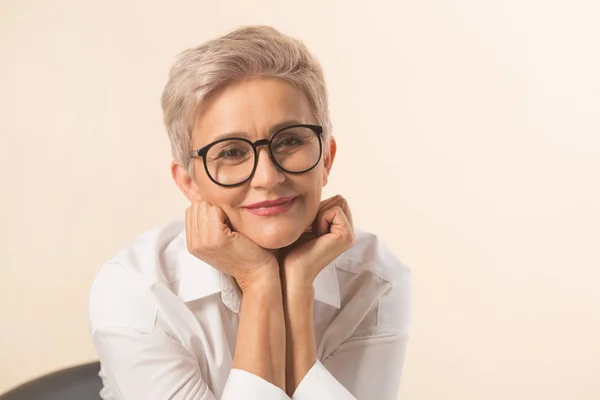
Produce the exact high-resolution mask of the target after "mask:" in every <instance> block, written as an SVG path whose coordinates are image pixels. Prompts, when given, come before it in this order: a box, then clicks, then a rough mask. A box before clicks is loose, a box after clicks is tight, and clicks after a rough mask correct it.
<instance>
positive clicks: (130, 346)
mask: <svg viewBox="0 0 600 400" xmlns="http://www.w3.org/2000/svg"><path fill="white" fill-rule="evenodd" d="M94 344H95V345H96V349H97V352H98V356H99V358H100V362H101V365H102V374H103V379H104V382H105V385H109V386H110V387H105V389H104V390H103V391H102V392H101V394H102V395H103V396H110V397H104V399H105V400H137V399H149V400H152V399H156V400H163V399H173V400H216V399H217V398H220V399H221V400H239V399H248V400H259V399H260V400H290V398H289V397H288V396H287V395H286V393H285V392H284V391H283V390H281V389H280V388H279V387H277V386H275V385H273V384H271V383H270V382H267V381H265V380H264V379H262V378H260V377H259V376H257V375H254V374H252V373H250V372H247V371H243V370H239V369H232V370H231V371H230V374H229V376H228V378H227V381H226V383H225V388H224V390H223V394H222V395H221V396H220V397H216V396H215V394H214V393H213V392H211V391H210V389H209V387H208V385H207V383H206V382H205V381H204V379H203V378H202V375H201V373H200V370H199V368H198V364H197V363H196V360H195V359H194V357H193V356H192V355H191V354H190V353H189V352H188V351H187V350H186V349H185V348H184V347H183V346H182V345H181V344H180V343H179V342H177V341H176V340H174V339H173V338H171V337H170V336H168V335H166V334H165V333H164V332H162V331H161V330H160V329H159V328H158V327H155V329H154V331H153V332H152V333H151V334H145V333H140V332H137V331H135V330H133V329H125V328H110V329H108V328H102V329H98V330H96V332H95V333H94Z"/></svg>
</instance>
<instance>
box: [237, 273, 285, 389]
mask: <svg viewBox="0 0 600 400" xmlns="http://www.w3.org/2000/svg"><path fill="white" fill-rule="evenodd" d="M285 340H286V338H285V321H284V316H283V300H282V290H281V283H280V280H279V274H278V273H276V272H275V273H273V274H270V275H267V276H265V277H264V279H262V280H260V281H257V282H254V283H253V284H252V285H251V286H249V287H248V288H246V289H245V290H244V291H243V297H242V307H241V312H240V324H239V327H238V335H237V342H236V349H235V355H234V358H233V368H237V369H240V370H244V371H248V372H250V373H252V374H254V375H257V376H260V377H261V378H263V379H264V380H266V381H268V382H271V383H272V384H274V385H275V386H278V387H280V388H281V389H282V390H283V391H285V388H286V385H285V383H286V382H285Z"/></svg>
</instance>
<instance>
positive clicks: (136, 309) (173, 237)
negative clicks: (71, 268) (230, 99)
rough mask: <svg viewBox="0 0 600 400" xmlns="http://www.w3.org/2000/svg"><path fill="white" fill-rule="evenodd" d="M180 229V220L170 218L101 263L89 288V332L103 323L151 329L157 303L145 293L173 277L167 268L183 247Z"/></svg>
mask: <svg viewBox="0 0 600 400" xmlns="http://www.w3.org/2000/svg"><path fill="white" fill-rule="evenodd" d="M184 231H185V228H184V224H183V222H182V221H173V222H170V223H168V224H166V225H163V226H161V227H158V228H154V229H152V230H149V231H147V232H144V233H143V234H141V235H140V236H139V237H137V238H136V239H135V240H133V241H132V242H131V243H129V244H128V245H126V246H124V247H123V248H122V249H121V250H120V251H119V252H118V253H117V254H116V255H115V256H114V257H112V258H111V259H109V260H108V261H107V262H105V263H104V264H103V265H102V266H101V268H100V270H99V271H98V273H97V274H96V276H95V278H94V280H93V282H92V285H91V288H90V296H89V312H90V322H91V325H92V332H93V331H95V330H96V329H98V328H101V327H104V326H121V327H128V328H134V329H136V330H139V331H142V332H148V331H151V330H152V327H153V325H154V318H155V316H156V311H157V305H156V304H155V302H153V301H151V300H150V297H149V296H148V295H147V293H146V292H147V290H148V289H149V288H150V287H151V286H152V285H154V284H155V283H157V282H164V283H166V284H169V282H170V281H171V280H173V279H175V278H176V277H174V276H170V274H172V273H174V271H175V269H174V268H173V269H171V268H169V267H170V266H173V267H174V266H175V265H177V262H178V257H179V254H180V253H181V252H180V251H179V250H180V247H181V246H185V238H182V237H181V234H182V232H184ZM179 242H182V243H179Z"/></svg>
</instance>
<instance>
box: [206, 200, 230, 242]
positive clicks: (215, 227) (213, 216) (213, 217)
mask: <svg viewBox="0 0 600 400" xmlns="http://www.w3.org/2000/svg"><path fill="white" fill-rule="evenodd" d="M208 215H209V219H210V227H211V230H212V232H215V234H219V235H223V234H228V233H229V226H227V223H226V221H227V214H225V212H224V211H223V209H221V208H220V207H217V206H211V207H208Z"/></svg>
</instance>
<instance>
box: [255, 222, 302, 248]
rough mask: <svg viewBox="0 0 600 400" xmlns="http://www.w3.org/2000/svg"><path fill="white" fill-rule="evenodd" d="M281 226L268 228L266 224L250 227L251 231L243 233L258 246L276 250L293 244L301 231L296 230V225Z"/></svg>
mask: <svg viewBox="0 0 600 400" xmlns="http://www.w3.org/2000/svg"><path fill="white" fill-rule="evenodd" d="M282 228H283V227H281V226H279V227H273V229H269V227H268V226H263V227H260V228H257V229H251V232H245V234H246V236H247V237H248V238H249V239H250V240H252V241H253V242H254V243H256V244H257V245H259V246H260V247H262V248H264V249H269V250H276V249H281V248H283V247H287V246H289V245H291V244H293V243H294V242H295V241H296V240H298V238H299V237H300V235H302V232H303V231H302V230H298V228H297V227H290V229H282Z"/></svg>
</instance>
